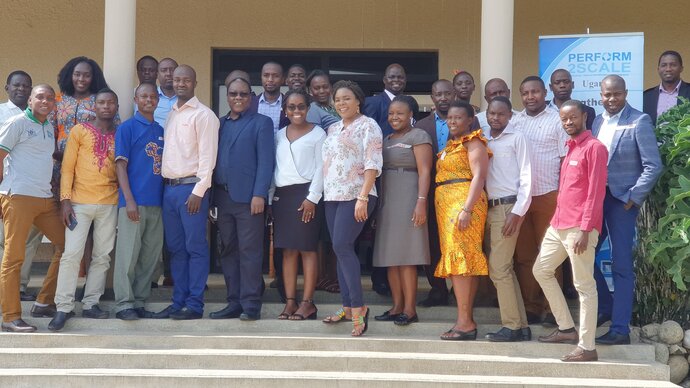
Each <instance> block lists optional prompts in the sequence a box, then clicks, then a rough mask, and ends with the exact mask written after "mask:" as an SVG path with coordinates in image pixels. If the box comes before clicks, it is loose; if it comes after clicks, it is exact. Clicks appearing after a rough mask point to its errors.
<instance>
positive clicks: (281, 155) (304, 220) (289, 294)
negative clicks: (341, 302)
mask: <svg viewBox="0 0 690 388" xmlns="http://www.w3.org/2000/svg"><path fill="white" fill-rule="evenodd" d="M308 110H309V96H308V95H307V94H306V92H304V91H302V90H293V91H289V92H288V93H287V94H286V95H285V97H284V98H283V111H284V112H285V113H286V115H287V118H288V119H289V120H290V124H289V125H288V126H286V127H285V128H282V129H281V130H280V131H278V133H276V135H275V143H276V168H275V173H274V175H273V189H274V190H275V192H274V193H271V194H269V198H271V202H272V212H273V219H274V222H273V225H274V233H275V235H274V240H273V243H274V246H275V247H276V248H283V282H284V284H285V299H286V304H285V308H284V309H283V312H282V313H280V315H279V316H278V319H289V320H300V321H301V320H304V319H316V313H317V308H316V306H315V305H314V299H313V298H314V290H315V288H316V278H317V273H318V263H317V253H316V250H317V246H318V241H319V231H320V230H321V222H322V221H321V220H322V219H323V214H322V213H323V211H322V209H323V207H319V206H318V203H319V201H320V200H321V195H322V193H323V170H322V166H323V159H322V156H321V153H322V151H321V147H322V145H323V142H324V140H325V139H326V132H325V131H324V130H323V129H321V127H319V126H318V125H314V124H311V123H308V122H307V121H306V118H307V111H308ZM299 255H301V256H302V269H303V271H304V294H303V295H302V300H301V302H300V303H299V304H298V303H297V299H296V295H297V270H298V262H297V260H298V256H299Z"/></svg>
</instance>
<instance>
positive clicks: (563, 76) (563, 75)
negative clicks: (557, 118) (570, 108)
mask: <svg viewBox="0 0 690 388" xmlns="http://www.w3.org/2000/svg"><path fill="white" fill-rule="evenodd" d="M574 88H575V83H574V82H573V77H572V76H571V75H570V72H569V71H568V70H566V69H557V70H555V71H554V72H553V73H551V81H550V82H549V89H551V92H552V93H553V100H551V101H550V102H548V103H547V104H548V106H549V107H550V108H553V109H555V110H556V112H558V111H559V109H561V105H563V103H564V102H566V101H568V100H570V99H571V95H572V94H573V89H574ZM582 107H583V108H584V109H585V113H587V122H586V123H585V128H586V129H589V130H592V123H594V118H595V117H596V116H597V114H596V112H595V111H594V108H592V107H591V106H588V105H583V106H582Z"/></svg>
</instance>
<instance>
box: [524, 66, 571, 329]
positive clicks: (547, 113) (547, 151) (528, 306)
mask: <svg viewBox="0 0 690 388" xmlns="http://www.w3.org/2000/svg"><path fill="white" fill-rule="evenodd" d="M520 96H521V97H522V104H523V106H524V107H525V109H524V110H523V111H522V112H520V113H518V114H517V115H516V116H515V117H514V118H513V125H515V128H516V129H517V131H519V132H521V133H522V134H523V135H524V136H525V139H526V140H527V143H528V144H529V146H530V159H531V163H532V203H531V204H530V206H529V210H527V213H525V217H524V220H523V223H522V227H521V228H520V234H519V236H518V243H517V247H516V248H515V273H516V275H517V278H518V280H519V281H520V289H521V291H522V298H523V300H524V302H525V310H526V311H527V320H528V321H529V323H530V324H535V323H539V322H541V321H542V315H544V312H545V311H548V305H547V302H546V299H545V298H544V294H543V293H542V290H541V287H539V283H537V281H536V279H535V278H534V275H533V274H532V267H533V266H534V261H535V260H536V258H537V254H538V253H539V246H540V245H541V241H542V240H543V239H544V234H545V233H546V229H547V228H548V227H549V222H550V221H551V218H552V217H553V213H554V211H555V210H556V197H557V196H558V180H559V174H560V171H561V161H562V160H563V157H565V154H566V151H567V148H566V145H565V144H566V141H567V140H568V138H569V137H568V134H566V133H565V131H564V130H563V128H562V127H561V120H560V117H559V115H558V113H557V112H556V111H555V110H553V109H548V108H547V105H546V85H544V81H543V80H542V79H541V78H539V77H537V76H529V77H527V78H525V79H524V80H523V81H522V83H521V84H520ZM556 277H557V278H559V280H560V278H561V272H560V271H556ZM547 320H548V321H549V322H551V323H555V318H553V314H548V316H547Z"/></svg>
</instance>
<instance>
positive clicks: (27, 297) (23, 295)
mask: <svg viewBox="0 0 690 388" xmlns="http://www.w3.org/2000/svg"><path fill="white" fill-rule="evenodd" d="M19 300H21V301H22V302H35V301H36V295H34V294H29V293H28V292H26V291H21V292H20V293H19Z"/></svg>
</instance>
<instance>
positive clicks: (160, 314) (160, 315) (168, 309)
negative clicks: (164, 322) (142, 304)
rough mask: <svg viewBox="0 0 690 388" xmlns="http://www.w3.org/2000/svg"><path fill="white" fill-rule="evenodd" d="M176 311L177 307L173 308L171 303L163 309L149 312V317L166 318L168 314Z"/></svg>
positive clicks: (168, 316)
mask: <svg viewBox="0 0 690 388" xmlns="http://www.w3.org/2000/svg"><path fill="white" fill-rule="evenodd" d="M176 311H177V309H176V308H174V307H173V306H172V305H170V306H168V307H166V308H165V309H163V310H161V311H159V312H157V313H153V314H151V318H153V319H168V318H170V314H172V313H174V312H176Z"/></svg>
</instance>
